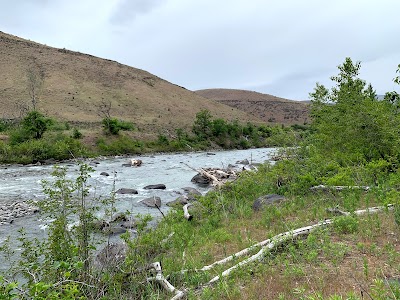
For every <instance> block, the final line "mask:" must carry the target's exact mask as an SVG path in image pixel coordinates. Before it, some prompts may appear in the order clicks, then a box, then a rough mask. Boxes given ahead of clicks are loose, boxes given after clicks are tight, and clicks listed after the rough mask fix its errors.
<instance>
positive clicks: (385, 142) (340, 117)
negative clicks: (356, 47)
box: [310, 58, 400, 164]
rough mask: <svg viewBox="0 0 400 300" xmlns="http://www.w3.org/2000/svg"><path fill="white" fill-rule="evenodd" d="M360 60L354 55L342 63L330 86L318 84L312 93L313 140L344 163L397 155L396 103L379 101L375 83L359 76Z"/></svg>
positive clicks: (322, 152)
mask: <svg viewBox="0 0 400 300" xmlns="http://www.w3.org/2000/svg"><path fill="white" fill-rule="evenodd" d="M360 68H361V64H360V62H356V63H353V62H352V60H351V59H350V58H346V60H345V62H344V63H343V64H342V65H340V66H338V69H339V74H338V75H337V76H333V77H331V80H332V81H333V82H334V84H335V85H334V87H333V88H332V89H331V90H328V89H327V88H325V87H324V86H323V85H320V84H317V86H316V88H315V90H314V92H313V93H311V94H310V98H311V101H312V109H311V114H312V118H313V123H312V126H313V129H314V130H315V134H314V135H312V139H313V140H312V143H313V145H314V146H315V147H316V149H317V150H318V151H319V152H320V153H321V154H323V155H324V156H327V157H329V156H330V157H333V158H334V159H336V160H338V161H340V162H341V163H343V164H347V163H350V164H353V163H359V162H364V161H371V160H374V159H380V158H383V159H389V157H394V156H397V150H398V149H399V138H398V135H399V129H398V128H399V125H400V123H399V118H398V116H397V113H395V111H396V110H397V109H396V108H395V106H394V105H393V104H392V103H390V102H388V101H378V100H377V98H376V93H375V91H374V90H373V88H372V86H371V85H368V86H367V85H366V83H365V81H364V80H362V79H360V78H359V77H358V75H359V71H360Z"/></svg>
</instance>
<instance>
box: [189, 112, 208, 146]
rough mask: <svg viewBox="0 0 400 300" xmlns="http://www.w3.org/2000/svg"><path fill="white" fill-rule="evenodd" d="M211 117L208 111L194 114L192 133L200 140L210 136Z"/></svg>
mask: <svg viewBox="0 0 400 300" xmlns="http://www.w3.org/2000/svg"><path fill="white" fill-rule="evenodd" d="M211 126H212V115H211V113H210V111H209V110H207V109H203V110H201V111H200V112H198V113H197V114H196V120H195V121H194V123H193V128H192V131H193V133H194V134H196V135H197V137H199V138H200V139H206V138H207V137H208V136H210V134H211Z"/></svg>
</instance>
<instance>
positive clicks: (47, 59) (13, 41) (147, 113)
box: [0, 32, 260, 133]
mask: <svg viewBox="0 0 400 300" xmlns="http://www.w3.org/2000/svg"><path fill="white" fill-rule="evenodd" d="M29 69H33V70H36V71H40V72H43V74H44V83H43V86H42V88H41V89H40V90H39V94H38V95H39V103H38V109H39V110H40V111H42V112H45V113H47V114H48V115H50V116H53V117H56V118H58V119H60V120H65V121H77V122H89V123H90V122H99V121H101V118H100V117H99V116H98V106H99V104H100V103H101V102H102V101H111V103H112V108H111V116H112V117H117V118H121V119H123V120H126V121H132V122H134V123H135V124H137V126H138V127H139V128H140V129H141V130H142V131H144V132H152V133H157V132H159V131H165V130H167V129H175V128H178V127H187V126H188V125H191V124H192V122H193V120H194V118H195V115H196V113H197V112H199V111H200V110H201V109H208V110H210V111H211V113H212V114H213V115H214V116H216V117H221V118H225V119H239V120H241V121H248V120H251V121H253V122H259V121H260V120H258V119H257V118H255V117H253V116H251V115H249V114H247V113H245V112H242V111H240V110H237V109H233V108H231V107H229V106H226V105H223V104H221V103H218V102H216V101H213V100H210V99H206V98H203V97H201V96H199V95H198V94H196V93H194V92H192V91H189V90H186V89H184V88H182V87H179V86H177V85H174V84H171V83H169V82H167V81H165V80H163V79H161V78H159V77H157V76H155V75H153V74H150V73H148V72H146V71H143V70H139V69H136V68H133V67H129V66H126V65H123V64H120V63H118V62H115V61H110V60H106V59H101V58H98V57H94V56H92V55H88V54H83V53H79V52H73V51H69V50H66V49H57V48H52V47H48V46H45V45H42V44H38V43H35V42H31V41H28V40H24V39H21V38H18V37H15V36H12V35H9V34H5V33H3V32H0V70H1V72H0V108H1V110H0V118H15V117H18V116H19V114H20V110H21V109H20V107H21V104H26V103H30V96H29V92H28V82H29V81H28V76H27V74H28V70H29Z"/></svg>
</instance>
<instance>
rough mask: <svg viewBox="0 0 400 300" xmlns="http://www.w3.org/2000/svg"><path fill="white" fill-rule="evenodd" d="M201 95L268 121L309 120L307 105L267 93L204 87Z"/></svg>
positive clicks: (305, 121) (296, 122)
mask: <svg viewBox="0 0 400 300" xmlns="http://www.w3.org/2000/svg"><path fill="white" fill-rule="evenodd" d="M196 93H197V94H198V95H200V96H202V97H205V98H208V99H212V100H215V101H218V102H220V103H222V104H226V105H229V106H231V107H234V108H237V109H240V110H243V111H245V112H247V113H250V114H252V115H253V116H255V117H257V118H259V119H261V120H263V121H265V122H270V123H281V124H305V123H308V122H309V121H310V117H309V105H308V103H305V102H302V101H293V100H289V99H284V98H279V97H275V96H272V95H268V94H262V93H258V92H253V91H246V90H236V89H205V90H198V91H196Z"/></svg>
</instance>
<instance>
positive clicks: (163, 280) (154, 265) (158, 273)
mask: <svg viewBox="0 0 400 300" xmlns="http://www.w3.org/2000/svg"><path fill="white" fill-rule="evenodd" d="M149 269H150V270H153V271H154V272H155V273H156V276H155V277H149V278H147V282H153V281H155V282H157V283H158V284H160V285H161V286H162V287H163V288H164V289H165V290H167V291H168V292H171V293H175V296H174V297H173V298H172V299H182V297H183V296H184V295H185V293H184V292H183V291H181V290H178V289H177V288H175V287H174V286H173V285H172V284H171V283H170V282H169V281H168V280H167V279H166V278H165V277H164V275H163V273H162V268H161V263H160V262H158V261H157V262H155V263H152V264H150V265H149Z"/></svg>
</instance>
